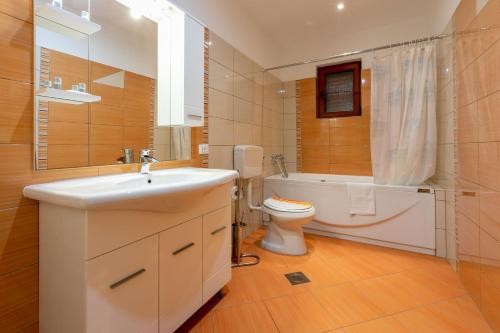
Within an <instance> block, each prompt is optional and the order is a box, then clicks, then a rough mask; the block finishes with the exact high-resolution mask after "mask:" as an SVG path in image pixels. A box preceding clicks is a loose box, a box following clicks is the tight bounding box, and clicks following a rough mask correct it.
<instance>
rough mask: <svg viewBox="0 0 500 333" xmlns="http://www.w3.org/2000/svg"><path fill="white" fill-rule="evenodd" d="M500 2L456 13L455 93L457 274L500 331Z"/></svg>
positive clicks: (469, 2) (470, 0)
mask: <svg viewBox="0 0 500 333" xmlns="http://www.w3.org/2000/svg"><path fill="white" fill-rule="evenodd" d="M499 21H500V0H489V1H488V2H487V3H486V5H485V6H484V7H483V9H482V10H481V12H480V13H479V14H477V15H476V1H475V0H462V1H461V3H460V5H459V7H458V8H457V10H456V12H455V14H454V17H453V24H454V32H455V45H456V47H455V60H456V61H455V72H456V74H455V75H456V77H455V79H456V95H457V104H458V105H457V121H456V129H457V161H456V163H457V179H456V187H457V195H456V216H457V218H456V221H455V222H456V226H457V238H458V241H457V243H458V249H457V252H458V259H459V265H458V270H459V275H460V278H461V280H462V282H463V283H464V285H465V287H466V288H467V290H468V291H469V293H470V294H471V296H472V298H473V299H474V301H475V302H476V303H477V304H478V306H479V307H480V309H481V311H482V312H483V315H484V316H485V318H486V319H487V321H488V322H489V324H490V326H491V327H492V329H493V330H494V331H495V332H500V283H498V282H499V281H500V278H499V277H500V255H498V253H500V210H499V209H498V207H500V134H499V133H500V103H499V100H500V97H499V96H500V95H499V93H500V82H499V81H500V60H499V59H500V27H499V26H498V22H499Z"/></svg>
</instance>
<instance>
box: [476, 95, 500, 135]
mask: <svg viewBox="0 0 500 333" xmlns="http://www.w3.org/2000/svg"><path fill="white" fill-rule="evenodd" d="M477 106H478V111H477V118H478V134H479V141H481V142H485V141H500V91H499V92H497V93H494V94H492V95H490V96H488V97H487V98H484V99H482V100H480V101H479V102H478V104H477Z"/></svg>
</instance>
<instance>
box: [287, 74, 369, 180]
mask: <svg viewBox="0 0 500 333" xmlns="http://www.w3.org/2000/svg"><path fill="white" fill-rule="evenodd" d="M361 76H362V78H363V79H364V81H365V83H364V84H363V86H362V90H361V104H362V112H361V113H362V115H361V116H360V117H343V118H331V119H318V118H316V79H314V78H312V79H304V80H300V81H297V86H298V96H297V99H298V100H297V105H298V112H300V114H299V115H298V117H297V118H298V119H300V121H299V124H298V126H299V127H300V129H299V131H298V133H300V134H298V135H300V138H299V141H300V146H299V147H297V149H298V150H299V151H298V156H300V157H299V165H300V170H301V171H302V172H314V173H332V174H349V175H360V176H361V175H371V174H372V171H371V156H370V154H371V153H370V98H371V97H370V86H371V84H370V83H371V81H370V70H369V69H364V70H363V71H362V73H361Z"/></svg>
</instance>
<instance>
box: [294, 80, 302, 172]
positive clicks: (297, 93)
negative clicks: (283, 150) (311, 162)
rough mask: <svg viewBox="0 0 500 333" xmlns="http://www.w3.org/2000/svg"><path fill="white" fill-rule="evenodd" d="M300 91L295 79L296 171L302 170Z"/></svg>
mask: <svg viewBox="0 0 500 333" xmlns="http://www.w3.org/2000/svg"><path fill="white" fill-rule="evenodd" d="M300 95H301V92H300V81H298V80H297V81H295V113H296V117H295V119H296V120H295V133H296V140H297V148H296V152H297V167H296V168H297V172H301V171H302V145H301V137H302V135H301V127H302V126H301V124H302V121H301V117H300V115H301V109H300V100H301V98H300V97H301V96H300Z"/></svg>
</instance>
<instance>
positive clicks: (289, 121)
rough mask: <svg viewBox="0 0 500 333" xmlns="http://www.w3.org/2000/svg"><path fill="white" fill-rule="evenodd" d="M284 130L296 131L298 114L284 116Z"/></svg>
mask: <svg viewBox="0 0 500 333" xmlns="http://www.w3.org/2000/svg"><path fill="white" fill-rule="evenodd" d="M283 118H284V123H283V126H284V127H283V128H284V129H285V130H295V129H296V127H297V114H296V113H285V114H284V117H283Z"/></svg>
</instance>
